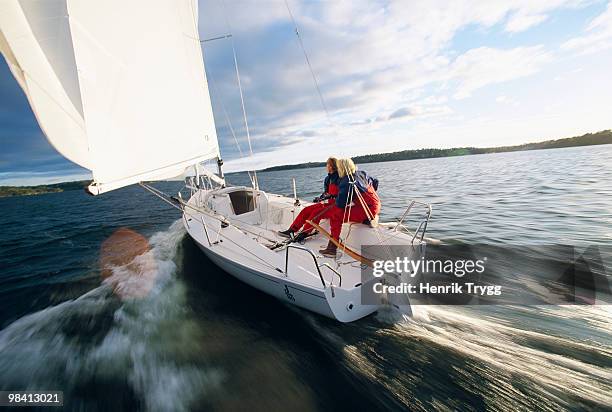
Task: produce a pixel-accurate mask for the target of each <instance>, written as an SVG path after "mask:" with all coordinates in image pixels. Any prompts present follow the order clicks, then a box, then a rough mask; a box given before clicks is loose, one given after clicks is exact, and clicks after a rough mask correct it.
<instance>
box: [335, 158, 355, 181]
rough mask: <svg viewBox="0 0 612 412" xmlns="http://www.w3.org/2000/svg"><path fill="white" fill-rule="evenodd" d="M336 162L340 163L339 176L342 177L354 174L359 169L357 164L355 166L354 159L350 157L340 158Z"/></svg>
mask: <svg viewBox="0 0 612 412" xmlns="http://www.w3.org/2000/svg"><path fill="white" fill-rule="evenodd" d="M336 164H337V165H338V176H340V177H344V176H346V175H353V174H355V172H356V171H357V166H355V163H354V162H353V159H351V158H350V157H349V158H346V159H338V161H337V162H336Z"/></svg>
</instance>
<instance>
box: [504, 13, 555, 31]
mask: <svg viewBox="0 0 612 412" xmlns="http://www.w3.org/2000/svg"><path fill="white" fill-rule="evenodd" d="M547 18H548V16H547V15H545V14H526V15H525V14H519V13H515V14H514V15H513V16H512V17H511V18H510V19H509V20H508V22H507V23H506V31H509V32H512V33H518V32H521V31H525V30H527V29H529V28H530V27H533V26H536V25H538V24H540V23H542V22H543V21H544V20H546V19H547Z"/></svg>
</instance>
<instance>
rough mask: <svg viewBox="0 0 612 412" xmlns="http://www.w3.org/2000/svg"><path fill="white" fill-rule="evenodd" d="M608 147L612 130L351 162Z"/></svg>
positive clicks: (285, 167)
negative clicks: (521, 142)
mask: <svg viewBox="0 0 612 412" xmlns="http://www.w3.org/2000/svg"><path fill="white" fill-rule="evenodd" d="M600 144H612V130H602V131H601V132H597V133H587V134H584V135H582V136H575V137H569V138H566V139H557V140H546V141H544V142H539V143H526V144H521V145H517V146H501V147H484V148H479V147H455V148H452V149H417V150H402V151H401V152H392V153H378V154H371V155H365V156H355V157H353V160H354V161H355V163H375V162H391V161H394V160H414V159H428V158H433V157H450V156H467V155H476V154H484V153H502V152H518V151H523V150H543V149H558V148H562V147H575V146H593V145H600ZM323 166H325V162H308V163H299V164H293V165H283V166H273V167H268V168H266V169H262V170H261V171H262V172H271V171H276V170H291V169H307V168H310V167H323Z"/></svg>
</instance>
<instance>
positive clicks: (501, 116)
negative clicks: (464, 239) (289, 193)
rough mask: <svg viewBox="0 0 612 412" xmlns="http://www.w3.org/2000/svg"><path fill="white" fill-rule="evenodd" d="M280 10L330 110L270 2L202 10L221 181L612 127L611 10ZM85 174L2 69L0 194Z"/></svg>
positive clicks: (557, 1) (599, 4) (573, 5)
mask: <svg viewBox="0 0 612 412" xmlns="http://www.w3.org/2000/svg"><path fill="white" fill-rule="evenodd" d="M288 4H289V8H290V10H291V12H292V14H293V16H294V17H295V21H296V23H297V25H298V27H299V31H300V34H301V37H302V40H303V45H304V48H305V50H306V52H307V55H308V59H309V61H310V63H311V66H312V68H313V72H314V74H315V77H316V79H317V81H318V84H319V88H320V90H321V94H322V96H323V99H324V102H325V107H326V108H327V111H326V110H324V106H323V104H322V103H321V100H320V98H319V95H318V94H317V89H316V87H315V83H314V80H313V77H312V74H311V72H310V71H309V68H308V65H307V63H306V59H305V56H304V54H303V52H302V49H301V48H300V43H299V41H298V38H297V36H296V34H295V27H294V24H293V22H292V20H291V17H290V15H289V12H288V10H287V7H286V6H285V3H284V1H283V0H280V1H277V0H266V1H247V0H225V1H223V0H204V1H200V5H199V6H200V21H199V30H200V37H201V38H202V39H208V38H213V37H217V36H220V35H224V34H227V33H231V34H232V37H231V39H223V40H215V41H210V42H205V43H204V46H203V51H204V60H205V65H206V71H207V75H208V81H209V84H210V93H211V98H212V102H213V108H214V115H215V120H216V126H217V133H218V136H219V142H220V146H221V153H222V156H223V157H224V159H225V170H226V171H237V170H245V169H260V168H263V167H268V166H273V165H279V164H291V163H302V162H307V161H324V160H325V159H326V158H327V157H328V156H330V155H335V156H356V155H362V154H368V153H382V152H390V151H397V150H406V149H419V148H431V147H434V148H448V147H460V146H477V147H490V146H501V145H513V144H521V143H526V142H533V141H541V140H547V139H554V138H562V137H571V136H576V135H580V134H583V133H587V132H595V131H599V130H604V129H610V128H612V99H611V98H610V96H612V80H611V78H612V76H611V75H610V74H611V73H612V1H595V0H584V1H582V0H538V1H522V0H515V1H495V0H491V1H463V0H449V1H442V0H440V1H431V0H425V1H365V0H363V1H348V0H347V1H344V0H333V1H332V0H330V1H313V0H309V1H293V0H290V1H289V2H288ZM232 41H233V44H234V47H235V50H236V53H237V59H238V65H239V69H240V77H241V83H242V88H243V93H244V102H245V108H246V112H247V118H248V123H249V126H250V134H251V141H252V146H253V152H254V155H253V156H252V157H251V156H246V157H241V156H240V152H242V153H243V154H245V155H246V154H248V144H247V141H246V131H245V128H244V120H243V116H242V109H241V105H240V95H239V91H238V86H237V81H236V74H235V71H234V65H233V57H232ZM226 113H227V116H226V115H225V114H226ZM227 119H229V123H228V121H227ZM229 124H231V126H232V128H233V129H234V132H235V135H236V138H237V140H238V144H239V145H240V150H239V148H238V147H237V145H236V142H235V141H234V138H233V137H232V135H231V133H230V127H229ZM89 176H90V174H89V172H88V171H87V170H85V169H82V168H80V167H79V166H76V165H74V164H72V163H70V162H69V161H68V160H65V159H64V158H63V157H62V156H61V155H59V154H57V152H55V151H54V149H53V148H52V147H51V146H50V144H49V143H48V142H47V140H46V139H45V137H44V135H43V133H42V132H41V131H40V128H39V127H38V125H37V123H36V120H35V119H34V116H33V114H32V111H31V109H30V108H29V106H28V104H27V101H26V99H25V96H24V94H23V92H22V91H21V89H20V88H19V86H18V85H17V83H16V81H15V80H14V79H13V77H12V76H11V74H10V72H9V70H8V68H7V66H6V64H5V62H4V61H3V60H2V61H1V62H0V185H3V184H11V185H12V184H17V185H23V184H41V183H49V182H58V181H66V180H76V179H85V178H88V177H89Z"/></svg>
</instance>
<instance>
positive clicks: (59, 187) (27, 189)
mask: <svg viewBox="0 0 612 412" xmlns="http://www.w3.org/2000/svg"><path fill="white" fill-rule="evenodd" d="M90 183H91V180H78V181H76V182H64V183H54V184H49V185H39V186H0V197H10V196H32V195H41V194H43V193H56V192H64V191H67V190H82V189H84V188H85V187H87V185H89V184H90Z"/></svg>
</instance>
